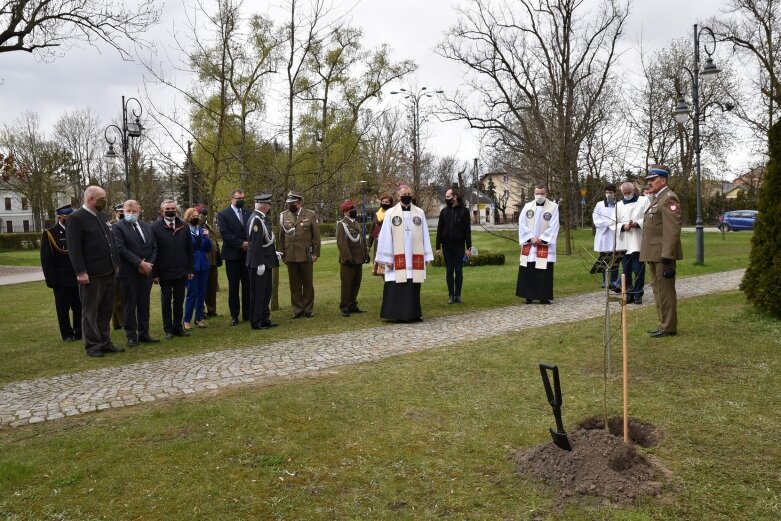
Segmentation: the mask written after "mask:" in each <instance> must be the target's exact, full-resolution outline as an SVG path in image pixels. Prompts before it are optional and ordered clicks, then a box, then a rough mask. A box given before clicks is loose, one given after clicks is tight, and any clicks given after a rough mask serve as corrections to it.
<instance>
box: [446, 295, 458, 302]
mask: <svg viewBox="0 0 781 521" xmlns="http://www.w3.org/2000/svg"><path fill="white" fill-rule="evenodd" d="M455 302H456V298H455V297H454V296H453V295H450V297H449V298H448V299H447V303H448V304H454V303H455Z"/></svg>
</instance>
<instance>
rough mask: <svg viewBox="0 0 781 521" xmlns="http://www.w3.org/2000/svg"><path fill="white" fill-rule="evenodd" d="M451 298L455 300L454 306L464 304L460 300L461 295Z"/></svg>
mask: <svg viewBox="0 0 781 521" xmlns="http://www.w3.org/2000/svg"><path fill="white" fill-rule="evenodd" d="M453 298H454V299H455V301H456V304H463V303H464V301H463V300H461V295H456V296H455V297H453Z"/></svg>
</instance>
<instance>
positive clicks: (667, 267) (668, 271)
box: [662, 259, 675, 279]
mask: <svg viewBox="0 0 781 521" xmlns="http://www.w3.org/2000/svg"><path fill="white" fill-rule="evenodd" d="M662 277H664V278H665V279H674V278H675V268H674V267H673V261H671V260H670V259H662Z"/></svg>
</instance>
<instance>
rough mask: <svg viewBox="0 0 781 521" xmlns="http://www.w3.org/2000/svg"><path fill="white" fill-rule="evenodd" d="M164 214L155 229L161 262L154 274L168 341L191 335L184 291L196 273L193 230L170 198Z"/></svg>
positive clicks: (163, 203)
mask: <svg viewBox="0 0 781 521" xmlns="http://www.w3.org/2000/svg"><path fill="white" fill-rule="evenodd" d="M160 212H161V213H162V214H163V215H162V217H160V219H158V220H157V221H155V222H154V223H153V224H152V226H151V228H152V233H154V235H155V241H156V242H157V263H156V264H155V266H154V268H153V270H152V274H153V277H154V281H155V282H157V283H158V284H160V300H161V303H162V308H163V329H164V330H165V338H167V339H168V340H171V339H172V338H173V337H174V336H190V333H188V332H187V331H185V330H184V327H183V326H182V318H183V317H184V290H185V285H186V283H187V281H188V280H190V279H192V278H193V272H194V271H195V266H194V264H195V263H194V259H193V244H192V240H191V239H190V228H189V226H187V224H186V223H185V222H184V221H182V220H181V219H180V218H179V217H177V216H176V203H174V202H173V201H172V200H170V199H166V200H165V201H163V202H162V204H161V205H160Z"/></svg>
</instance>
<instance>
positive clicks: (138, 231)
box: [133, 223, 146, 244]
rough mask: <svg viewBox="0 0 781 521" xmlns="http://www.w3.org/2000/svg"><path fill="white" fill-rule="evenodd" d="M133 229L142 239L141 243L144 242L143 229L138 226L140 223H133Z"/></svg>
mask: <svg viewBox="0 0 781 521" xmlns="http://www.w3.org/2000/svg"><path fill="white" fill-rule="evenodd" d="M133 229H134V230H135V231H136V233H137V234H138V238H139V239H141V244H144V242H146V241H144V236H143V235H142V234H141V230H140V229H139V228H138V225H137V224H136V223H133Z"/></svg>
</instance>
